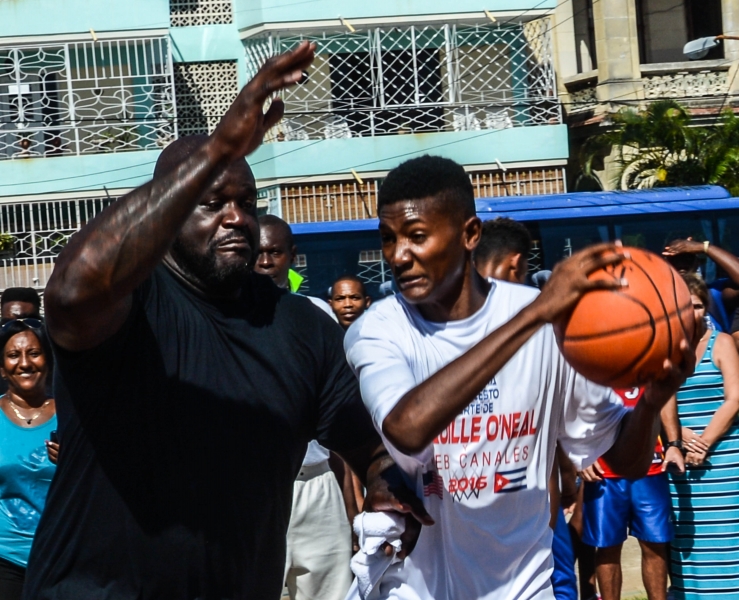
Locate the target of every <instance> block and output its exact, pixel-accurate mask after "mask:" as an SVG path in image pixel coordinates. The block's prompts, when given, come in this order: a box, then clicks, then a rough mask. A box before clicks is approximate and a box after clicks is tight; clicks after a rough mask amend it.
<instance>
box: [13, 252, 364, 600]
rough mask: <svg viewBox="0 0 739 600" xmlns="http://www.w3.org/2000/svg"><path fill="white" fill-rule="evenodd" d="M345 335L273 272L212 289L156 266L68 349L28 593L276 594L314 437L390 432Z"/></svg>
mask: <svg viewBox="0 0 739 600" xmlns="http://www.w3.org/2000/svg"><path fill="white" fill-rule="evenodd" d="M342 338H343V332H342V331H341V328H340V327H339V326H338V325H337V324H336V323H334V322H333V321H332V320H331V319H330V318H329V317H328V316H327V315H325V314H324V313H322V312H321V311H320V310H319V309H318V308H316V307H315V306H313V305H312V303H311V302H310V300H308V299H307V298H303V297H301V296H297V295H293V294H288V293H285V292H283V291H282V290H278V288H277V287H275V286H274V284H273V283H272V281H271V280H270V279H269V278H267V277H263V276H260V275H251V276H249V277H247V278H246V284H245V288H244V292H243V294H242V297H241V299H240V300H239V301H232V302H212V301H207V300H205V299H203V298H200V297H199V296H197V295H195V294H194V293H193V292H192V291H190V290H189V289H188V288H186V287H185V286H184V285H183V284H182V283H180V282H179V280H177V279H176V278H175V276H174V275H173V274H172V273H171V272H169V271H168V270H167V269H166V268H165V267H163V266H160V267H158V268H157V269H156V271H155V272H154V274H153V275H152V276H151V277H150V278H149V279H148V280H147V281H146V282H145V284H143V285H142V286H141V287H140V288H139V289H138V290H137V291H136V292H135V294H134V302H133V309H132V311H131V315H130V317H129V318H128V320H127V322H126V324H125V325H124V326H123V327H122V329H121V331H119V332H118V333H117V334H116V335H115V336H113V337H112V338H111V339H109V340H107V341H106V342H104V343H103V344H102V345H100V346H99V347H97V348H95V349H93V350H89V351H85V352H78V353H71V352H67V351H64V350H62V349H59V348H56V349H55V350H56V359H57V367H56V378H55V392H56V402H57V411H58V417H59V430H60V432H59V434H60V439H61V457H60V463H59V467H58V470H57V473H56V476H55V478H54V480H53V482H52V485H51V490H50V492H49V497H48V500H47V504H46V509H45V511H44V514H43V516H42V518H41V522H40V524H39V528H38V532H37V534H36V539H35V542H34V546H33V550H32V552H31V558H30V562H29V567H28V573H27V579H26V588H25V594H24V598H26V599H28V600H46V599H56V600H61V599H64V600H81V599H87V598H90V599H93V598H94V599H95V600H106V599H116V600H118V599H121V600H123V599H125V600H128V599H131V600H133V599H136V600H145V599H157V600H160V599H161V600H170V599H171V600H191V599H196V598H197V599H208V600H210V599H219V600H220V599H225V598H229V599H231V598H234V599H242V598H249V599H259V600H261V599H265V600H274V599H276V598H279V594H280V590H281V586H282V576H283V569H284V561H285V534H286V531H287V525H288V520H289V516H290V508H291V499H292V488H293V481H294V480H295V477H296V475H297V473H298V471H299V469H300V465H301V461H302V459H303V456H304V455H305V452H306V447H307V444H308V442H309V441H310V440H311V439H314V438H315V439H317V440H318V441H319V442H320V443H321V444H323V445H324V446H326V447H327V448H330V449H332V450H335V451H337V452H339V453H341V451H342V450H345V449H350V448H355V447H357V446H359V445H361V444H365V443H368V442H370V441H371V440H373V439H378V438H376V435H377V434H376V432H375V431H374V428H373V426H372V423H371V420H370V418H369V416H368V414H367V412H366V410H365V408H364V406H363V405H362V402H361V399H360V396H359V389H358V385H357V383H356V380H355V378H354V376H353V374H352V373H351V371H350V369H349V367H348V365H347V363H346V359H345V357H344V353H343V346H342ZM347 568H348V565H347Z"/></svg>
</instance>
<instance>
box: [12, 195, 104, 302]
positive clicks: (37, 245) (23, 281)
mask: <svg viewBox="0 0 739 600" xmlns="http://www.w3.org/2000/svg"><path fill="white" fill-rule="evenodd" d="M114 200H115V198H109V197H91V198H74V199H59V200H44V201H36V202H16V203H4V204H0V231H2V232H3V233H7V234H10V235H11V236H13V240H14V242H13V248H12V249H11V250H6V251H3V252H2V253H0V289H5V288H8V287H16V286H20V287H34V288H37V289H43V288H45V287H46V283H47V281H48V280H49V277H50V276H51V272H52V271H53V269H54V264H55V262H56V258H57V256H58V255H59V252H61V250H62V248H64V246H65V245H66V244H67V242H68V241H69V238H70V237H71V236H72V235H73V234H74V233H75V232H77V231H79V230H80V228H82V227H83V226H84V225H85V224H86V223H87V222H88V221H90V220H92V218H93V217H94V216H95V215H96V214H97V213H99V212H100V211H102V210H103V209H104V208H105V207H106V206H108V205H109V204H111V203H112V202H113V201H114Z"/></svg>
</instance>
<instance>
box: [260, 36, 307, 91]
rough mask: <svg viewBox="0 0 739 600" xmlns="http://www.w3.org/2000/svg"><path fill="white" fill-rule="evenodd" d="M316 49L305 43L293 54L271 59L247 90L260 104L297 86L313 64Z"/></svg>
mask: <svg viewBox="0 0 739 600" xmlns="http://www.w3.org/2000/svg"><path fill="white" fill-rule="evenodd" d="M315 49H316V45H315V44H312V43H308V42H306V41H303V42H301V43H300V44H298V46H297V47H296V48H295V49H294V50H292V51H291V52H286V53H285V54H280V55H279V56H274V57H272V58H270V59H269V60H268V61H267V62H266V63H264V65H263V66H262V68H261V69H259V72H258V73H257V74H256V75H255V76H254V79H252V80H251V81H250V82H249V83H248V84H247V86H246V87H247V89H248V90H249V92H250V93H251V94H253V95H254V97H255V98H256V101H257V102H259V101H264V100H266V99H267V98H268V97H269V96H271V95H272V94H273V93H275V92H278V91H279V90H281V89H284V88H286V87H289V86H291V85H294V84H296V83H297V82H299V81H300V80H301V79H302V78H303V72H304V71H305V70H306V69H307V68H308V67H310V65H311V63H312V62H313V59H314V57H315V55H314V51H315Z"/></svg>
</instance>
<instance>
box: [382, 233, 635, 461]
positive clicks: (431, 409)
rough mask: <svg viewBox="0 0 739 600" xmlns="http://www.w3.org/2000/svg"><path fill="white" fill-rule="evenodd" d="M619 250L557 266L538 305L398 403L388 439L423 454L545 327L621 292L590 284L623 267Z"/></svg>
mask: <svg viewBox="0 0 739 600" xmlns="http://www.w3.org/2000/svg"><path fill="white" fill-rule="evenodd" d="M615 250H616V247H615V246H614V245H612V244H600V245H598V246H593V247H591V248H587V249H585V250H582V251H580V252H578V253H577V254H575V255H573V256H572V257H571V258H569V259H568V260H566V261H564V262H562V263H560V264H559V265H557V267H556V268H555V269H554V273H553V274H552V277H551V279H550V280H549V282H548V284H547V286H546V287H545V288H544V291H543V292H542V293H541V295H539V296H538V297H537V299H536V300H534V302H532V303H531V304H530V305H529V306H527V307H526V308H524V309H523V310H522V311H521V312H520V313H518V314H517V315H516V316H515V317H514V318H513V319H511V320H510V321H508V322H507V323H506V324H505V325H503V326H502V327H500V328H498V329H496V330H495V331H493V332H492V333H491V334H490V335H488V336H487V337H486V338H484V339H483V340H482V341H480V342H479V343H478V344H477V345H476V346H474V347H473V348H472V349H470V350H469V351H468V352H466V353H465V354H463V355H462V356H460V357H459V358H457V359H456V360H454V361H453V362H451V363H449V364H448V365H447V366H446V367H444V368H443V369H440V370H439V371H437V372H436V373H435V374H434V375H432V376H431V377H429V378H428V379H427V380H426V381H424V382H423V383H421V384H420V385H418V386H417V387H415V388H414V389H412V390H411V391H409V392H408V393H406V394H405V395H404V396H403V397H402V398H401V399H400V401H399V402H398V404H397V405H396V406H395V407H394V408H393V410H392V411H391V412H390V413H389V414H388V416H387V417H386V418H385V420H384V421H383V424H382V429H383V433H384V434H385V436H386V437H387V439H388V440H390V442H392V444H393V445H394V446H395V447H396V448H398V449H399V450H401V451H403V452H406V453H408V454H414V453H417V452H420V451H421V450H423V449H424V448H425V447H426V446H428V444H429V443H431V441H432V440H433V439H434V438H435V437H436V436H437V435H438V434H439V433H441V432H442V431H443V430H444V428H445V427H446V426H447V425H448V424H449V423H450V422H451V421H452V420H453V419H454V418H455V417H456V416H457V415H458V414H459V413H460V411H461V410H462V409H463V408H464V407H465V406H467V405H468V404H469V403H470V402H472V400H473V399H474V398H475V396H476V395H477V394H479V393H480V391H481V390H482V389H483V388H484V387H485V385H486V384H487V383H488V382H489V381H490V380H491V379H492V378H493V377H494V376H495V374H496V373H497V372H498V371H499V370H500V369H501V368H502V367H503V366H504V365H505V364H506V363H507V362H508V361H509V360H510V359H511V357H512V356H513V355H514V354H515V353H516V352H518V350H519V349H520V348H521V346H523V345H524V344H525V343H526V342H527V341H528V340H529V339H530V338H531V336H532V335H534V333H536V331H538V329H539V328H540V327H541V326H542V325H544V324H545V323H551V322H552V321H554V320H556V319H557V318H558V317H559V316H560V315H562V314H565V313H566V311H568V310H570V309H571V308H572V307H573V306H574V305H575V303H576V302H577V301H578V299H579V298H580V297H581V296H582V295H583V294H584V293H586V292H587V291H589V290H592V289H605V288H611V289H615V288H618V287H621V283H619V282H616V281H606V280H595V281H590V280H589V279H588V278H587V276H588V274H590V273H592V272H593V271H596V270H597V269H600V268H601V267H604V266H606V265H609V264H614V263H617V262H618V261H620V260H621V255H619V254H617V253H616V252H615Z"/></svg>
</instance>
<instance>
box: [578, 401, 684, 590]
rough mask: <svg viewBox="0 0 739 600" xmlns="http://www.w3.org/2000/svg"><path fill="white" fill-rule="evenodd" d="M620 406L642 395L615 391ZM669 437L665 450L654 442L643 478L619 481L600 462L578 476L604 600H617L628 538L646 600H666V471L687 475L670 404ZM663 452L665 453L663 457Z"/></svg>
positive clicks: (586, 539) (587, 540)
mask: <svg viewBox="0 0 739 600" xmlns="http://www.w3.org/2000/svg"><path fill="white" fill-rule="evenodd" d="M617 392H618V394H619V395H620V396H621V398H622V399H623V401H624V405H625V406H627V407H629V408H632V409H633V408H634V406H636V403H637V402H638V400H639V398H640V397H641V395H642V393H643V390H641V389H639V388H634V389H631V390H617ZM662 427H663V430H664V431H665V432H666V435H667V439H668V441H667V443H666V444H665V449H664V450H663V447H662V443H661V442H660V440H659V439H658V440H657V445H656V447H655V450H654V458H653V460H652V465H651V467H650V468H649V471H648V472H647V475H646V476H645V477H641V478H639V479H627V478H624V477H619V476H618V474H617V473H615V472H614V471H613V470H612V469H611V468H610V467H609V466H608V462H607V461H606V460H604V459H602V458H601V459H600V460H598V461H596V462H595V463H594V464H593V465H592V466H590V467H588V468H587V469H584V470H583V471H582V474H581V475H582V478H583V480H584V481H585V493H584V501H583V532H582V538H581V539H582V542H583V543H584V544H586V545H588V546H593V547H595V549H596V550H595V573H596V578H597V580H598V588H599V590H600V595H601V598H603V600H619V599H620V598H621V584H622V571H621V549H622V547H623V543H624V542H625V541H626V538H627V535H628V533H630V534H631V535H633V536H634V537H635V538H636V539H637V540H639V546H640V547H641V554H642V580H643V582H644V588H645V589H646V592H647V597H648V599H649V600H666V596H667V545H668V544H669V542H670V540H671V539H672V524H671V522H670V491H669V488H668V484H667V475H666V474H665V470H666V469H667V468H668V467H669V466H674V468H676V469H677V470H683V471H684V470H685V468H684V465H683V456H682V452H681V450H682V441H681V435H680V424H679V421H678V419H677V413H676V412H675V404H674V402H670V403H668V404H667V405H666V406H665V408H664V409H663V410H662ZM663 452H665V454H664V456H663Z"/></svg>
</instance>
